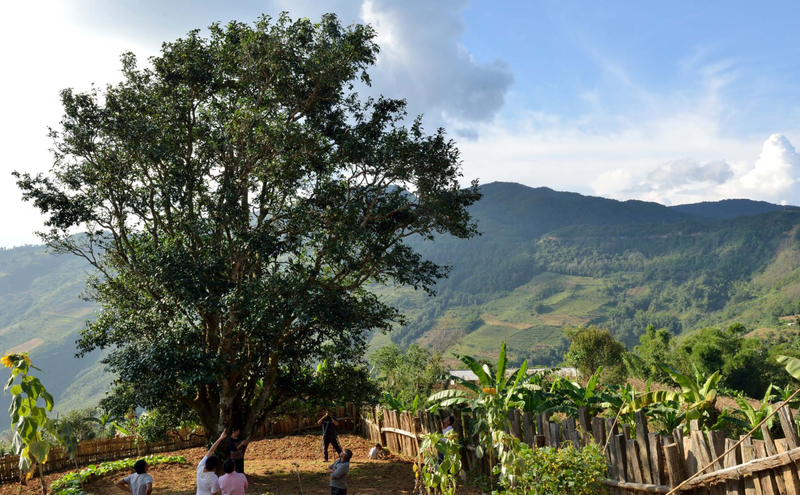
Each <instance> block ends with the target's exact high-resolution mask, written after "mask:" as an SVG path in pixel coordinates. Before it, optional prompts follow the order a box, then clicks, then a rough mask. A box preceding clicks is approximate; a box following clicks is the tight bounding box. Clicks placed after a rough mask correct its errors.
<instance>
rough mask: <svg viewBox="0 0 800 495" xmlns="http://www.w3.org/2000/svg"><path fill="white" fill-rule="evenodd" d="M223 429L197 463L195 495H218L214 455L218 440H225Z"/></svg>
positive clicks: (215, 458)
mask: <svg viewBox="0 0 800 495" xmlns="http://www.w3.org/2000/svg"><path fill="white" fill-rule="evenodd" d="M225 436H226V435H225V430H222V435H220V436H219V438H218V439H217V441H216V442H214V445H212V446H211V448H210V449H208V452H206V455H205V457H203V460H201V461H200V464H198V465H197V495H219V493H220V492H221V490H220V489H219V478H218V477H217V475H216V473H214V470H216V469H217V465H218V464H219V459H217V457H216V456H215V455H214V452H216V450H217V447H219V444H220V442H222V441H223V440H225Z"/></svg>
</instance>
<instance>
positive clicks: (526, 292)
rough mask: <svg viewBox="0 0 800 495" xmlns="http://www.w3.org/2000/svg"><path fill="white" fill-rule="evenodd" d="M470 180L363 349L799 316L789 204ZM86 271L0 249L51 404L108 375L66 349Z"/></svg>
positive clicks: (74, 401)
mask: <svg viewBox="0 0 800 495" xmlns="http://www.w3.org/2000/svg"><path fill="white" fill-rule="evenodd" d="M481 189H482V192H483V199H482V200H481V201H479V202H478V203H476V204H475V205H474V206H473V207H472V209H471V212H472V214H473V215H474V217H475V219H476V220H477V222H478V227H479V230H480V232H481V235H480V236H478V237H475V238H473V239H470V240H461V239H455V238H451V237H448V236H441V237H439V238H437V239H436V240H435V241H433V242H431V241H425V240H422V239H412V240H410V241H409V242H410V243H412V244H413V245H414V247H415V248H416V249H417V250H418V251H419V252H420V253H422V255H423V256H425V257H426V258H428V259H431V260H434V261H436V262H438V263H445V264H449V265H450V266H451V267H452V269H451V271H450V275H449V277H448V278H447V279H443V280H442V281H440V282H439V284H438V286H437V295H436V297H428V296H426V295H425V294H423V293H421V292H415V291H413V290H411V289H409V288H396V287H375V288H374V290H375V291H376V292H378V293H379V294H381V296H382V297H384V298H386V300H387V301H389V302H390V303H392V304H395V305H397V306H398V307H399V308H401V309H402V311H403V312H404V314H405V315H406V318H407V320H408V324H407V325H405V326H403V327H399V328H397V329H396V330H395V331H393V332H391V333H389V334H387V335H383V334H376V335H374V336H373V340H372V346H373V347H377V346H380V345H383V344H386V343H389V342H396V343H398V344H401V345H408V344H410V343H413V342H417V343H420V344H424V345H434V346H439V347H441V346H442V345H449V346H450V348H449V350H451V351H453V352H455V353H469V354H473V355H477V356H480V357H487V358H489V357H494V356H496V354H497V352H498V350H499V346H500V343H501V342H502V341H507V343H508V348H509V354H510V356H511V357H512V360H514V361H517V362H519V361H521V360H522V359H526V358H528V359H531V360H532V361H533V362H534V363H535V364H554V363H557V362H558V361H560V359H561V354H562V353H563V350H564V345H565V342H564V340H563V337H562V329H563V327H564V326H566V325H585V324H597V325H602V326H605V327H608V328H609V329H610V330H612V332H614V334H615V335H617V337H618V338H620V339H621V340H623V341H624V342H625V343H626V344H628V345H629V346H632V345H635V343H636V342H637V338H638V335H640V334H641V333H642V332H643V331H644V329H645V328H646V326H647V325H648V324H649V323H653V324H655V325H656V326H658V327H666V328H669V329H670V330H672V331H673V332H674V333H675V334H681V333H685V332H691V331H692V330H695V329H698V328H701V327H703V326H707V325H725V324H728V323H731V322H733V321H739V322H741V323H743V324H745V325H746V326H748V327H751V328H752V329H774V330H775V331H782V329H783V328H784V325H785V324H786V323H783V322H782V321H781V320H780V319H779V318H780V317H784V316H787V315H793V314H797V313H800V298H798V297H797V296H799V295H800V270H799V268H800V243H798V226H800V210H798V209H796V208H793V207H783V206H779V205H774V204H770V203H764V202H758V201H750V200H726V201H720V202H706V203H696V204H692V205H681V206H674V207H667V206H664V205H660V204H657V203H650V202H644V201H616V200H611V199H606V198H599V197H591V196H584V195H581V194H577V193H570V192H559V191H554V190H552V189H549V188H545V187H540V188H531V187H526V186H523V185H520V184H514V183H500V182H497V183H491V184H486V185H484V186H482V187H481ZM88 271H89V267H88V265H87V264H86V263H85V262H83V261H82V260H80V259H79V258H77V257H73V256H67V255H62V256H55V255H51V254H49V253H48V252H47V250H46V248H45V247H44V246H23V247H18V248H13V249H3V250H0V347H2V348H3V350H5V351H9V350H11V351H30V353H31V357H32V359H34V361H35V363H39V364H40V365H41V366H40V367H42V368H43V369H44V370H45V371H46V372H47V375H45V376H44V378H43V381H44V383H45V385H46V386H47V387H48V389H49V390H50V391H51V392H52V393H53V395H54V396H55V397H56V403H57V405H58V408H59V410H63V411H65V410H69V409H73V408H79V407H86V406H90V405H93V404H96V403H97V401H99V399H100V398H101V397H102V396H103V394H104V393H105V391H106V390H107V388H108V385H109V383H110V381H111V379H112V377H111V376H109V375H108V374H106V373H105V372H104V371H103V370H102V366H101V365H100V364H99V363H98V360H99V358H100V354H99V353H93V354H92V355H90V356H87V357H85V358H83V359H76V358H75V357H74V355H75V340H76V339H77V336H78V332H79V331H80V329H81V328H83V326H84V325H85V321H86V319H87V318H91V317H92V314H93V312H94V311H95V310H96V309H97V307H96V305H95V304H93V303H91V302H87V301H84V300H83V299H81V297H80V296H81V293H82V292H83V289H84V284H85V280H86V277H87V274H88ZM7 401H8V398H7V397H5V398H4V399H3V400H2V402H7ZM5 405H7V404H5ZM0 406H3V404H0Z"/></svg>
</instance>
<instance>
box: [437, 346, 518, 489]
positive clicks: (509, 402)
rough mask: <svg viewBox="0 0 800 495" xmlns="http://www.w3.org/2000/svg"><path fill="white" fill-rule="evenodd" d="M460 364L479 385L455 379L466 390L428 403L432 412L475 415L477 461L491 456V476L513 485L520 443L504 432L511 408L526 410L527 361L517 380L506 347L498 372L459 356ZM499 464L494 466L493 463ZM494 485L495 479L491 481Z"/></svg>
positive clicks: (441, 395)
mask: <svg viewBox="0 0 800 495" xmlns="http://www.w3.org/2000/svg"><path fill="white" fill-rule="evenodd" d="M459 358H460V359H461V361H462V362H463V363H464V364H465V365H467V367H468V368H469V369H470V370H472V372H473V373H475V375H476V376H477V377H478V383H479V384H478V385H476V384H474V383H472V382H470V381H467V380H463V379H460V378H456V381H458V383H459V384H460V385H462V386H463V387H464V390H460V389H451V390H443V391H441V392H438V393H436V394H433V395H432V396H431V397H430V398H429V399H428V402H431V403H433V406H432V408H437V407H451V406H461V407H462V408H464V409H466V410H468V411H470V412H471V413H472V414H473V418H472V421H470V431H469V433H470V434H471V435H476V436H477V437H478V445H477V446H476V447H475V455H476V456H477V457H478V458H481V457H483V455H484V454H488V455H489V464H490V466H492V472H493V473H494V474H499V475H500V476H501V478H504V479H505V480H506V481H507V482H508V483H509V484H510V485H514V484H515V481H514V478H515V476H517V473H516V471H515V470H514V469H509V467H511V468H513V467H514V466H517V465H518V463H517V462H516V460H517V457H518V453H519V449H520V441H519V439H517V438H515V437H514V436H512V435H509V434H508V433H506V432H505V430H506V428H507V427H508V426H509V425H508V411H509V409H511V408H520V407H522V406H524V400H523V399H522V397H521V390H522V386H523V385H524V384H525V383H528V382H529V381H531V380H532V377H530V376H528V374H527V371H528V361H524V362H523V363H522V366H521V367H520V369H519V371H517V373H516V375H515V376H512V377H507V376H506V371H507V367H508V361H507V359H506V343H505V342H503V345H502V346H501V348H500V357H499V359H498V360H497V368H496V369H497V371H496V373H494V374H493V373H492V370H491V368H490V367H489V365H481V364H480V363H478V362H477V361H476V360H475V359H474V358H472V357H469V356H460V357H459ZM495 459H497V460H498V461H500V464H498V465H497V466H495V462H494V460H495ZM491 484H492V486H493V485H494V478H491Z"/></svg>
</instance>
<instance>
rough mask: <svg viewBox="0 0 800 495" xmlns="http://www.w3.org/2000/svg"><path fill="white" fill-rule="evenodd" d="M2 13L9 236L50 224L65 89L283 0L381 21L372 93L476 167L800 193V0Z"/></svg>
mask: <svg viewBox="0 0 800 495" xmlns="http://www.w3.org/2000/svg"><path fill="white" fill-rule="evenodd" d="M4 9H5V10H6V12H5V13H6V14H7V15H5V16H4V19H5V25H4V26H3V27H4V29H2V30H0V64H2V66H3V68H4V70H3V73H4V75H5V76H6V77H4V78H0V108H2V112H3V117H4V118H3V119H0V147H2V149H3V152H4V154H3V159H2V161H0V208H2V209H3V211H4V212H13V214H8V213H4V215H3V226H4V228H3V229H2V231H0V246H12V245H19V244H22V243H26V242H36V238H35V236H33V234H32V232H33V231H34V230H36V229H38V228H40V226H41V220H40V217H39V216H38V214H37V213H36V212H35V211H34V210H33V208H32V207H31V206H30V205H27V204H22V203H21V202H20V195H19V193H18V192H17V190H16V187H15V186H14V184H13V181H12V180H11V178H10V175H9V173H10V171H11V170H15V169H17V170H24V171H33V172H38V171H46V170H47V169H48V167H49V164H50V162H51V159H50V156H49V153H48V147H49V143H48V141H47V139H46V128H47V126H54V125H56V124H57V123H58V120H59V116H60V108H59V103H58V91H59V90H60V89H62V88H64V87H73V88H76V89H78V90H87V89H89V88H90V85H91V83H97V84H99V85H103V84H106V83H113V82H115V81H116V80H118V79H119V77H120V76H119V55H120V53H122V52H123V51H126V50H131V51H133V52H135V53H137V55H139V58H140V60H144V59H146V57H147V56H149V55H154V54H156V53H157V52H158V49H159V47H160V44H161V42H162V41H166V40H171V39H174V38H176V37H178V36H181V35H183V34H185V33H186V32H187V31H188V30H190V29H193V28H198V27H205V26H208V25H209V24H210V23H212V22H214V21H223V22H225V21H227V20H230V19H237V20H241V21H252V20H254V19H255V18H256V17H258V16H259V15H260V14H261V13H267V14H272V15H277V14H278V13H279V12H280V11H282V10H287V11H289V13H290V15H292V16H293V17H299V16H308V17H310V18H312V19H314V18H318V17H319V16H320V15H321V14H322V13H324V12H329V11H333V12H336V13H337V14H338V15H339V17H340V18H341V19H342V20H343V21H344V22H345V23H349V22H351V21H355V22H368V23H370V24H372V25H373V26H374V27H376V29H377V31H378V40H377V41H378V43H379V44H380V45H381V47H382V51H381V55H380V58H379V61H378V63H377V65H376V66H375V67H374V68H373V69H372V71H371V74H372V76H373V81H374V85H373V87H372V88H371V89H369V90H367V89H365V90H364V91H365V93H370V94H386V95H389V96H392V97H405V98H407V99H408V101H409V108H410V111H411V113H413V114H417V113H422V114H424V115H425V122H426V123H427V127H428V128H431V129H432V128H434V127H436V126H439V125H443V126H445V127H446V128H447V129H448V131H449V132H450V135H451V136H453V137H454V138H455V139H456V140H457V141H458V143H459V147H460V149H461V151H462V157H463V166H464V172H465V180H469V179H472V178H479V179H480V180H481V182H484V183H485V182H492V181H496V180H506V181H515V182H521V183H523V184H527V185H531V186H550V187H553V188H555V189H561V190H572V191H578V192H581V193H586V194H595V195H602V196H607V197H613V198H618V199H628V198H638V199H644V200H650V201H659V202H662V203H665V204H680V203H688V202H695V201H702V200H718V199H723V198H731V197H748V198H753V199H763V200H768V201H773V202H788V203H791V204H800V184H799V183H798V181H797V179H798V177H800V155H798V153H797V152H796V150H795V148H794V146H793V143H794V144H797V143H800V84H798V83H799V82H800V30H798V28H797V26H798V21H799V20H800V2H796V1H792V2H789V1H786V2H769V3H766V2H759V3H757V2H741V1H735V2H734V1H727V2H713V1H708V2H677V1H669V2H638V1H627V2H622V1H607V2H594V1H568V2H567V1H491V2H490V1H472V2H469V1H467V0H437V1H435V2H431V1H430V0H327V1H324V2H323V1H320V0H260V1H256V0H238V1H229V2H225V3H222V2H217V1H211V0H197V1H190V0H171V1H164V0H139V1H134V0H120V1H116V2H107V1H105V0H42V1H41V2H35V3H34V2H13V3H9V4H8V5H7V6H5V7H4Z"/></svg>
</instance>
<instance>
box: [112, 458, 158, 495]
mask: <svg viewBox="0 0 800 495" xmlns="http://www.w3.org/2000/svg"><path fill="white" fill-rule="evenodd" d="M133 471H134V473H133V474H132V475H130V476H128V477H126V478H122V479H121V480H119V481H117V486H118V487H119V488H120V489H121V490H124V491H126V492H128V493H130V494H131V495H150V493H152V491H153V477H152V476H150V475H149V474H147V461H145V460H144V459H139V460H138V461H136V464H134V465H133Z"/></svg>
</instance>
